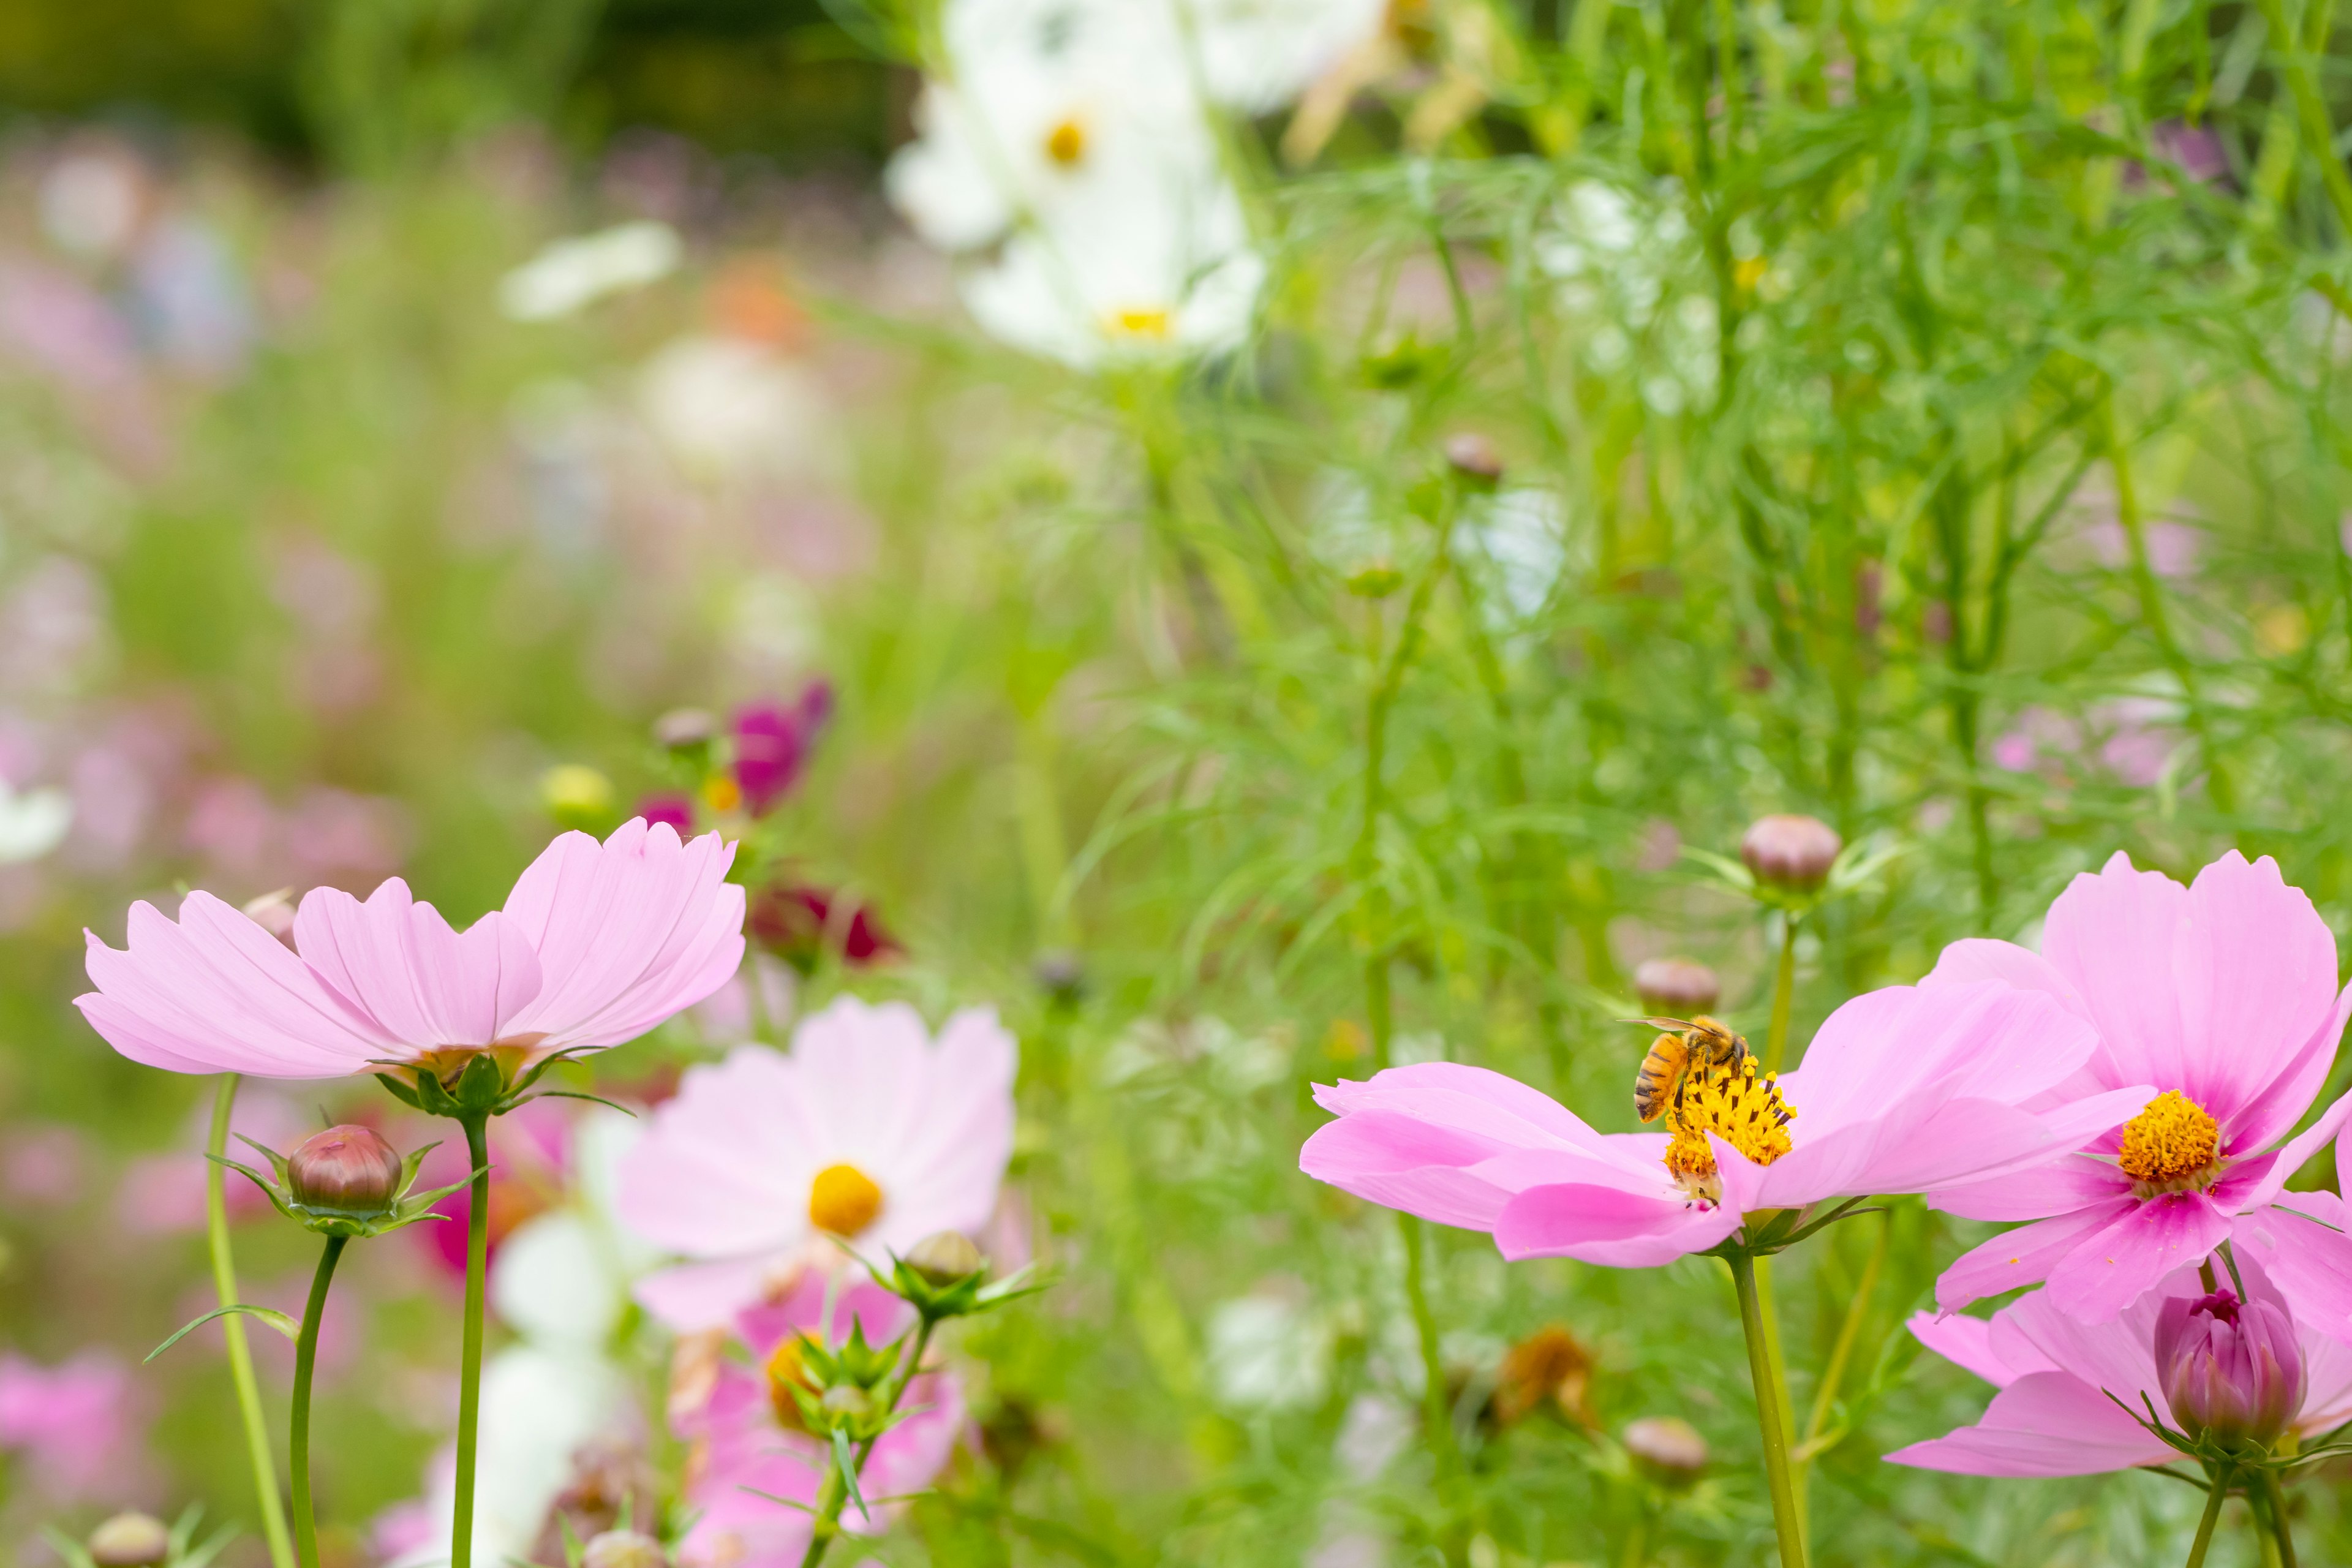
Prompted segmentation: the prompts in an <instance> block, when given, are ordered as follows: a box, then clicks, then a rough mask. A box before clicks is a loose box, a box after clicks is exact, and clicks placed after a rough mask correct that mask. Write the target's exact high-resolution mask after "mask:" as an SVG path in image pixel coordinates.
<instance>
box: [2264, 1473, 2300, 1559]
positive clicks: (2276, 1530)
mask: <svg viewBox="0 0 2352 1568" xmlns="http://www.w3.org/2000/svg"><path fill="white" fill-rule="evenodd" d="M2263 1491H2264V1492H2265V1493H2267V1494H2268V1495H2269V1498H2270V1516H2271V1533H2272V1534H2273V1535H2274V1536H2276V1537H2277V1538H2278V1554H2279V1568H2295V1561H2294V1531H2293V1530H2291V1529H2290V1528H2288V1525H2287V1522H2286V1489H2284V1487H2282V1486H2280V1485H2279V1479H2278V1472H2277V1471H2276V1470H2264V1471H2263Z"/></svg>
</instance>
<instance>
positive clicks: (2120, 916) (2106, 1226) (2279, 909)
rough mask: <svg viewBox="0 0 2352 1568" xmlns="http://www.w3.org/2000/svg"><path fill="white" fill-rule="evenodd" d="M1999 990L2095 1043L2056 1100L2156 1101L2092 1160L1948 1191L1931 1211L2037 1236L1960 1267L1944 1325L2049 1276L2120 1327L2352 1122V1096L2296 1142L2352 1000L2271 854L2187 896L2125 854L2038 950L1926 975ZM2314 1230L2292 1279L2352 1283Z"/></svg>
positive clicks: (2058, 1301) (1942, 1290) (1994, 954)
mask: <svg viewBox="0 0 2352 1568" xmlns="http://www.w3.org/2000/svg"><path fill="white" fill-rule="evenodd" d="M1987 980H2000V981H2006V982H2008V983H2009V984H2012V985H2016V986H2019V987H2021V988H2023V989H2025V990H2027V991H2032V992H2037V993H2040V994H2044V995H2047V996H2049V997H2051V998H2053V999H2054V1000H2055V1001H2056V1002H2057V1003H2058V1004H2059V1005H2062V1006H2063V1007H2064V1008H2065V1010H2066V1011H2067V1012H2068V1013H2069V1014H2070V1015H2071V1016H2074V1017H2075V1018H2077V1019H2079V1020H2081V1021H2082V1022H2083V1023H2084V1024H2086V1025H2088V1026H2091V1027H2092V1028H2093V1029H2095V1031H2096V1033H2097V1036H2098V1044H2097V1048H2096V1049H2095V1050H2094V1051H2093V1052H2092V1053H2091V1055H2090V1057H2089V1058H2088V1059H2087V1060H2086V1061H2085V1062H2084V1064H2083V1066H2082V1068H2081V1070H2080V1071H2079V1072H2077V1073H2076V1074H2074V1076H2073V1077H2072V1078H2071V1079H2067V1080H2066V1081H2065V1082H2064V1083H2063V1085H2062V1086H2061V1087H2060V1089H2059V1091H2058V1093H2057V1094H2055V1095H2054V1096H2052V1097H2050V1099H2049V1100H2048V1101H2047V1102H2046V1103H2048V1104H2050V1105H2053V1106H2054V1105H2062V1104H2076V1103H2084V1102H2088V1101H2090V1100H2101V1101H2107V1100H2112V1099H2113V1091H2114V1090H2116V1089H2121V1088H2123V1087H2125V1086H2126V1085H2138V1084H2148V1085H2153V1086H2154V1089H2155V1090H2156V1092H2157V1093H2158V1097H2159V1098H2158V1099H2157V1100H2155V1101H2154V1102H2153V1103H2150V1104H2148V1105H2147V1107H2146V1109H2145V1110H2142V1111H2141V1112H2140V1113H2139V1114H2138V1115H2137V1116H2136V1117H2134V1118H2133V1119H2132V1120H2131V1121H2130V1122H2129V1123H2127V1124H2125V1125H2119V1126H2116V1127H2112V1128H2107V1129H2102V1130H2101V1132H2102V1136H2100V1137H2099V1138H2098V1140H2097V1141H2096V1142H2094V1143H2092V1144H2091V1145H2090V1146H2089V1147H2087V1148H2085V1149H2084V1150H2083V1151H2082V1152H2079V1153H2075V1154H2070V1155H2068V1156H2066V1157H2064V1158H2063V1159H2061V1160H2058V1161H2055V1162H2053V1163H2047V1164H2044V1165H2042V1166H2041V1167H2039V1168H2037V1169H2032V1170H2027V1171H2023V1172H2020V1173H2012V1174H2010V1175H2007V1176H2004V1177H2002V1178H2000V1179H1998V1180H1993V1181H1988V1182H1979V1183H1970V1184H1958V1183H1954V1184H1938V1185H1939V1188H1940V1190H1938V1191H1937V1192H1936V1193H1935V1194H1932V1196H1931V1199H1930V1201H1931V1202H1932V1203H1933V1204H1935V1205H1936V1206H1937V1207H1939V1208H1944V1209H1948V1210H1949V1211H1950V1212H1952V1213H1954V1214H1958V1215H1967V1216H1968V1217H1969V1218H1970V1219H1982V1220H2032V1221H2034V1222H2035V1223H2033V1224H2032V1225H2029V1226H2025V1227H2023V1228H2022V1229H2019V1230H2013V1231H2010V1232H2008V1233H2006V1234H2004V1235H2001V1236H1998V1237H1994V1238H1993V1239H1992V1240H1990V1241H1989V1242H1986V1243H1985V1244H1984V1245H1983V1246H1981V1247H1977V1248H1976V1249H1975V1250H1974V1251H1972V1252H1969V1253H1968V1254H1967V1255H1965V1256H1964V1257H1962V1258H1960V1259H1959V1261H1958V1262H1957V1263H1955V1264H1954V1265H1953V1266H1952V1267H1951V1268H1950V1269H1949V1270H1948V1271H1947V1272H1946V1274H1945V1275H1944V1277H1943V1279H1940V1280H1939V1281H1937V1288H1936V1294H1937V1301H1938V1302H1939V1303H1940V1304H1941V1305H1942V1306H1943V1308H1944V1310H1947V1311H1949V1310H1954V1309H1956V1308H1958V1307H1962V1306H1965V1305H1967V1304H1968V1303H1969V1302H1970V1301H1973V1300H1978V1299H1979V1298H1981V1297H1985V1296H1991V1295H1996V1294H1999V1293H2000V1292H2001V1291H2004V1290H2011V1289H2016V1288H2017V1287H2019V1286H2021V1285H2032V1284H2037V1283H2040V1282H2042V1281H2044V1280H2047V1281H2048V1282H2049V1287H2050V1300H2052V1302H2053V1303H2054V1304H2055V1305H2056V1306H2058V1307H2059V1308H2061V1309H2063V1310H2066V1311H2069V1312H2073V1313H2075V1314H2077V1315H2078V1316H2081V1317H2083V1318H2084V1319H2086V1320H2088V1321H2103V1320H2105V1319H2107V1318H2112V1317H2114V1316H2115V1315H2116V1313H2117V1312H2119V1311H2121V1310H2123V1309H2124V1308H2126V1307H2127V1306H2129V1305H2130V1304H2131V1303H2132V1302H2133V1301H2135V1300H2137V1299H2138V1298H2139V1297H2140V1296H2141V1295H2142V1294H2143V1293H2145V1292H2146V1291H2147V1290H2149V1289H2154V1288H2155V1286H2156V1285H2157V1283H2158V1281H2159V1280H2161V1279H2165V1278H2166V1277H2167V1276H2168V1275H2170V1274H2171V1273H2172V1272H2173V1270H2175V1269H2176V1268H2179V1267H2181V1266H2182V1265H2183V1264H2188V1263H2194V1262H2196V1261H2198V1260H2199V1259H2200V1258H2203V1257H2205V1256H2206V1254H2208V1253H2210V1252H2211V1251H2212V1250H2213V1248H2214V1247H2218V1246H2219V1245H2221V1242H2222V1241H2223V1240H2225V1239H2227V1238H2228V1237H2230V1236H2231V1231H2232V1226H2234V1225H2235V1224H2236V1223H2237V1222H2238V1220H2239V1218H2240V1216H2243V1215H2252V1214H2254V1213H2256V1212H2257V1211H2260V1210H2263V1209H2264V1208H2265V1207H2267V1205H2270V1204H2271V1202H2272V1200H2273V1199H2274V1198H2276V1197H2277V1196H2278V1195H2279V1193H2280V1190H2281V1188H2282V1187H2284V1184H2285V1183H2286V1179H2287V1178H2288V1177H2289V1176H2291V1175H2293V1174H2294V1172H2295V1170H2296V1169H2297V1168H2298V1167H2300V1166H2301V1165H2302V1164H2303V1163H2304V1162H2305V1160H2308V1159H2309V1158H2310V1157H2311V1156H2312V1155H2313V1154H2315V1153H2317V1152H2319V1150H2320V1149H2321V1148H2323V1147H2325V1146H2326V1143H2327V1142H2328V1140H2329V1139H2331V1138H2333V1137H2335V1136H2336V1129H2337V1128H2338V1127H2339V1126H2340V1125H2341V1124H2342V1122H2343V1121H2344V1118H2345V1116H2346V1115H2347V1113H2352V1100H2338V1101H2337V1102H2336V1104H2335V1105H2334V1106H2332V1107H2330V1108H2329V1110H2327V1113H2326V1115H2325V1116H2323V1117H2321V1118H2320V1119H2319V1121H2317V1122H2315V1124H2314V1125H2313V1126H2312V1127H2311V1128H2310V1130H2309V1131H2305V1133H2303V1134H2302V1135H2301V1136H2300V1137H2297V1138H2294V1139H2293V1140H2292V1141H2287V1134H2288V1133H2290V1132H2292V1131H2294V1125H2295V1123H2296V1122H2297V1121H2300V1120H2301V1119H2302V1117H2303V1115H2304V1113H2305V1111H2306V1110H2309V1109H2310V1106H2311V1102H2312V1100H2313V1098H2314V1097H2315V1096H2316V1095H2317V1094H2318V1092H2319V1090H2320V1088H2321V1086H2322V1085H2323V1084H2324V1083H2326V1079H2327V1070H2328V1067H2329V1065H2330V1064H2331V1063H2332V1062H2333V1061H2334V1060H2335V1058H2336V1042H2337V1040H2338V1039H2339V1038H2340V1037H2342V1035H2343V1033H2344V1024H2345V1019H2346V1016H2347V1011H2352V992H2347V993H2345V994H2338V993H2337V991H2336V938H2335V936H2334V935H2333V934H2332V933H2331V932H2330V931H2328V929H2327V925H2326V922H2325V921H2322V920H2321V919H2320V918H2319V914H2318V911H2317V910H2314V909H2313V908H2312V907H2311V900H2309V899H2307V898H2305V896H2304V894H2303V893H2302V891H2301V890H2300V889H2294V888H2290V887H2288V886H2287V885H2286V883H2285V882H2284V880H2283V879H2281V878H2280V876H2279V868H2278V867H2277V865H2276V864H2275V863H2273V861H2272V860H2271V859H2270V858H2268V857H2265V858H2263V859H2260V860H2257V861H2255V862H2254V863H2253V864H2252V865H2248V864H2247V863H2246V859H2245V858H2244V857H2243V856H2242V855H2240V854H2238V853H2237V851H2235V850H2231V852H2230V853H2228V854H2226V855H2224V856H2222V857H2221V858H2220V859H2219V860H2216V861H2214V862H2213V863H2212V864H2211V865H2210V866H2208V867H2206V868H2205V869H2204V870H2202V871H2200V872H2199V873H2198V876H2197V880H2196V882H2195V884H2194V885H2193V886H2190V887H2187V888H2184V887H2182V886H2181V885H2180V884H2179V883H2178V882H2176V881H2174V880H2172V879H2171V878H2169V877H2167V876H2165V875H2164V874H2163V873H2162V872H2158V871H2136V870H2134V869H2133V868H2132V864H2131V861H2130V859H2129V858H2128V857H2126V856H2124V855H2122V854H2120V853H2119V854H2117V855H2116V857H2115V858H2113V859H2111V860H2109V861H2108V862H2107V864H2106V867H2105V869H2104V870H2102V871H2100V872H2099V873H2098V874H2097V875H2096V876H2092V875H2089V874H2087V873H2086V874H2084V875H2083V876H2080V877H2077V878H2075V879H2074V882H2073V883H2072V884H2071V885H2070V886H2069V887H2068V888H2067V889H2066V890H2065V891H2064V892H2063V893H2061V894H2059V896H2058V899H2057V900H2056V901H2055V902H2054V903H2053V904H2052V905H2051V906H2050V913H2049V915H2048V917H2047V918H2046V919H2045V921H2043V923H2042V951H2041V952H2038V953H2037V952H2032V951H2031V950H2029V949H2026V948H2022V947H2019V946H2016V945H2014V944H2013V943H2011V942H1992V941H1988V940H1983V939H1973V940H1970V941H1967V942H1954V943H1953V944H1952V945H1951V946H1949V947H1948V948H1946V949H1945V950H1944V953H1943V957H1942V958H1941V959H1940V960H1938V961H1937V965H1936V969H1935V973H1932V974H1930V975H1929V976H1928V984H1931V985H1932V984H1939V983H1941V984H1963V983H1976V982H1983V981H1987ZM2037 1103H2043V1102H2037ZM2283 1142H2284V1147H2281V1144H2282V1143H2283ZM2304 1228H2305V1229H2306V1230H2308V1231H2309V1232H2310V1235H2309V1236H2308V1237H2306V1242H2307V1245H2305V1246H2304V1247H2297V1248H2294V1252H2295V1254H2296V1255H2297V1256H2296V1258H2293V1259H2290V1261H2289V1262H2288V1264H2287V1265H2285V1267H2286V1268H2287V1269H2288V1270H2289V1271H2290V1272H2292V1271H2293V1270H2294V1269H2297V1268H2323V1267H2324V1268H2334V1269H2341V1270H2343V1271H2345V1272H2346V1273H2347V1275H2352V1241H2347V1239H2346V1238H2344V1237H2338V1236H2336V1235H2334V1234H2332V1233H2330V1232H2327V1231H2326V1230H2325V1229H2324V1228H2323V1227H2321V1226H2305V1227H2304ZM2343 1331H2345V1332H2347V1334H2352V1321H2347V1323H2346V1324H2345V1325H2344V1326H2343Z"/></svg>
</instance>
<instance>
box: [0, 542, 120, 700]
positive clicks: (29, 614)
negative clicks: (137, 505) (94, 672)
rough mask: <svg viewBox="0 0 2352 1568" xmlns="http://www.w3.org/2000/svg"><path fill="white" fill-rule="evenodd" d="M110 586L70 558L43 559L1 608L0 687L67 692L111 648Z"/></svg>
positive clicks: (12, 589) (14, 586) (11, 590)
mask: <svg viewBox="0 0 2352 1568" xmlns="http://www.w3.org/2000/svg"><path fill="white" fill-rule="evenodd" d="M107 638H108V626H107V603H106V585H105V584H103V583H102V582H100V579H99V575H98V574H97V573H96V572H94V571H92V570H91V569H90V568H89V565H87V564H86V563H83V562H80V561H77V560H75V559H74V558H73V557H72V556H70V555H45V556H43V557H41V558H40V559H39V560H38V561H37V562H35V563H33V565H32V566H31V567H30V568H29V569H27V570H26V571H25V572H24V573H22V574H20V575H18V577H17V578H16V582H15V583H14V584H12V585H11V586H10V588H9V590H8V595H7V599H6V601H5V603H0V687H5V688H6V689H9V690H11V691H16V692H26V693H34V692H63V691H66V690H68V689H70V688H71V687H72V686H73V685H74V683H75V682H76V681H77V679H79V677H80V676H81V674H82V672H83V670H84V668H85V667H87V666H88V665H89V663H90V661H91V660H92V659H93V658H96V657H97V655H98V654H99V653H100V651H102V650H103V649H104V648H105V647H106V645H107Z"/></svg>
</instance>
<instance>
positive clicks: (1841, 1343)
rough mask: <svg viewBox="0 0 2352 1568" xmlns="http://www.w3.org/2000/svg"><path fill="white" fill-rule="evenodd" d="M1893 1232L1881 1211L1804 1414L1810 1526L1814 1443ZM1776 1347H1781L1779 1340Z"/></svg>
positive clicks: (1801, 1454)
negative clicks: (1866, 1258)
mask: <svg viewBox="0 0 2352 1568" xmlns="http://www.w3.org/2000/svg"><path fill="white" fill-rule="evenodd" d="M1894 1233H1895V1220H1894V1216H1893V1215H1879V1225H1878V1239H1877V1240H1876V1241H1875V1242H1874V1243H1872V1244H1871V1248H1870V1260H1869V1261H1868V1262H1867V1263H1864V1265H1863V1266H1862V1279H1860V1281H1858V1282H1857V1283H1856V1284H1855V1286H1854V1288H1853V1300H1852V1301H1851V1302H1850V1303H1848V1304H1847V1306H1846V1310H1845V1321H1843V1323H1841V1324H1839V1325H1838V1336H1837V1342H1836V1343H1835V1344H1833V1345H1832V1346H1831V1347H1830V1359H1829V1363H1828V1364H1827V1365H1826V1366H1824V1367H1822V1384H1821V1386H1820V1387H1819V1388H1817V1389H1815V1390H1814V1391H1813V1410H1812V1414H1811V1415H1809V1416H1807V1417H1806V1418H1805V1439H1804V1441H1803V1442H1802V1443H1801V1444H1799V1445H1798V1446H1797V1456H1796V1465H1797V1508H1798V1510H1799V1513H1800V1516H1801V1521H1802V1522H1804V1523H1805V1524H1806V1525H1807V1526H1809V1527H1810V1525H1811V1513H1812V1499H1811V1495H1810V1493H1809V1491H1808V1489H1807V1482H1808V1481H1809V1480H1810V1479H1811V1476H1812V1470H1813V1460H1814V1459H1815V1458H1818V1455H1817V1454H1816V1453H1815V1451H1814V1447H1813V1446H1814V1445H1815V1444H1816V1443H1818V1442H1819V1441H1820V1440H1821V1436H1822V1430H1823V1429H1824V1428H1825V1427H1827V1426H1829V1423H1830V1411H1831V1409H1832V1407H1833V1406H1834V1405H1836V1404H1837V1394H1838V1386H1839V1384H1842V1383H1843V1382H1844V1381H1845V1369H1846V1366H1847V1364H1848V1363H1850V1362H1852V1361H1853V1347H1854V1345H1855V1343H1856V1342H1858V1341H1859V1340H1860V1339H1861V1338H1862V1323H1863V1320H1864V1318H1866V1317H1867V1316H1869V1314H1870V1298H1871V1295H1872V1293H1873V1292H1874V1291H1875V1290H1876V1289H1878V1275H1879V1270H1880V1269H1881V1268H1884V1267H1885V1263H1886V1247H1887V1242H1888V1239H1889V1238H1890V1237H1892V1236H1893V1235H1894ZM1773 1348H1774V1349H1776V1350H1777V1349H1778V1348H1779V1347H1778V1345H1777V1344H1776V1345H1775V1346H1774V1347H1773Z"/></svg>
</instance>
